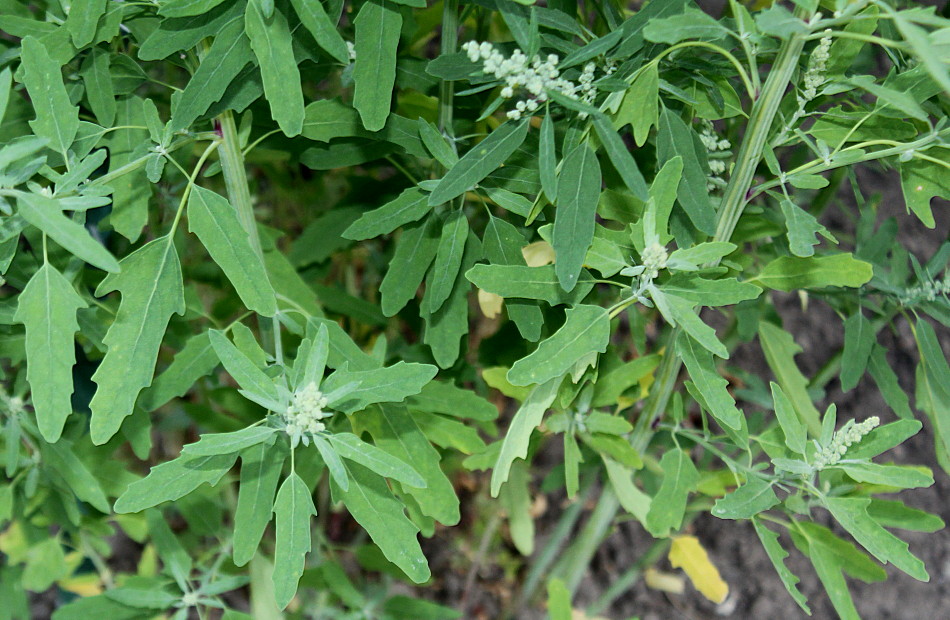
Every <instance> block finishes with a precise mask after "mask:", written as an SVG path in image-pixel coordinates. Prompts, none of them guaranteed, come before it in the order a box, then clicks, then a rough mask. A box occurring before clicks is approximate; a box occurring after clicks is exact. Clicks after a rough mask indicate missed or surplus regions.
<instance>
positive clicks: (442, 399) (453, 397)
mask: <svg viewBox="0 0 950 620" xmlns="http://www.w3.org/2000/svg"><path fill="white" fill-rule="evenodd" d="M406 402H407V403H408V405H409V407H410V408H411V409H413V410H418V411H427V412H430V413H442V414H445V415H450V416H453V417H456V418H462V419H465V418H467V419H470V420H479V421H482V422H490V421H492V420H495V419H497V418H498V409H497V408H496V407H495V405H493V404H492V403H490V402H488V401H487V400H485V399H484V398H482V397H481V396H478V395H477V394H475V393H474V392H472V391H470V390H466V389H463V388H460V387H456V386H455V385H452V384H451V383H446V382H444V381H430V382H429V383H427V384H426V385H425V387H423V388H422V391H421V392H419V393H418V394H415V395H413V396H410V397H409V398H408V400H407V401H406Z"/></svg>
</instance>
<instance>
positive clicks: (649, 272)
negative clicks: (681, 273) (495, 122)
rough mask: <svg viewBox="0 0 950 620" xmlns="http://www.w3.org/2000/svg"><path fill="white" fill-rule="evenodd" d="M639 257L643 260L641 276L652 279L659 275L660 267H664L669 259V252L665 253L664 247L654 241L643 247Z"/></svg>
mask: <svg viewBox="0 0 950 620" xmlns="http://www.w3.org/2000/svg"><path fill="white" fill-rule="evenodd" d="M640 259H641V260H642V261H643V273H642V274H641V276H642V277H643V278H644V279H645V280H653V279H655V278H656V277H657V276H658V275H660V270H661V269H666V261H667V259H669V254H667V252H666V248H665V247H663V246H662V245H660V244H659V243H654V244H652V245H648V246H647V247H645V248H644V249H643V253H642V254H641V255H640Z"/></svg>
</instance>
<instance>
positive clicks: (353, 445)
mask: <svg viewBox="0 0 950 620" xmlns="http://www.w3.org/2000/svg"><path fill="white" fill-rule="evenodd" d="M329 439H330V444H331V445H332V446H333V447H334V448H335V449H336V451H337V452H338V453H339V455H340V456H342V457H343V458H345V459H349V460H351V461H355V462H357V463H359V464H360V465H362V466H364V467H366V468H367V469H370V470H372V471H374V472H376V473H377V474H379V475H380V476H383V477H384V478H392V479H393V480H397V481H399V482H402V483H405V484H408V485H409V486H412V487H419V488H425V486H426V481H425V480H423V479H422V476H420V475H419V472H417V471H416V470H415V469H413V468H412V466H410V465H408V464H407V463H405V462H404V461H401V460H400V459H398V458H396V457H394V456H391V455H390V454H389V453H388V452H386V451H385V450H381V449H380V448H377V447H376V446H374V445H372V444H368V443H366V442H365V441H363V440H362V439H360V438H359V437H357V436H356V435H354V434H353V433H334V434H332V435H330V437H329Z"/></svg>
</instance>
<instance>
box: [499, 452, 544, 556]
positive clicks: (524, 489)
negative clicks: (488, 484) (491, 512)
mask: <svg viewBox="0 0 950 620" xmlns="http://www.w3.org/2000/svg"><path fill="white" fill-rule="evenodd" d="M530 481H531V474H530V472H529V471H528V465H527V463H525V462H524V461H517V462H515V463H512V466H511V472H510V474H509V476H508V481H507V482H505V484H504V485H502V487H501V493H500V494H499V496H498V503H499V504H500V505H501V509H502V510H504V512H505V513H507V516H508V531H509V533H510V535H511V542H512V543H514V546H515V549H517V550H518V552H519V553H520V554H521V555H523V556H526V557H527V556H530V555H531V554H532V553H534V535H535V529H534V519H533V518H532V517H531V504H532V501H531V489H530V488H529V487H528V484H529V482H530Z"/></svg>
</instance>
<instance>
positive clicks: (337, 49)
mask: <svg viewBox="0 0 950 620" xmlns="http://www.w3.org/2000/svg"><path fill="white" fill-rule="evenodd" d="M290 3H291V4H292V5H293V7H294V11H296V13H297V17H299V18H300V23H301V24H303V27H304V28H306V29H307V30H308V31H309V32H310V34H311V35H313V39H314V40H315V41H316V42H317V45H319V46H320V47H322V48H323V49H324V51H326V53H328V54H329V55H330V56H332V57H333V58H334V59H335V60H337V61H339V62H341V63H343V64H349V62H350V55H349V52H348V51H347V49H346V42H344V41H343V37H341V36H340V31H339V30H338V29H337V25H336V24H334V23H333V20H331V19H330V16H329V15H327V12H326V9H324V8H323V2H322V0H291V2H290Z"/></svg>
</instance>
